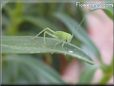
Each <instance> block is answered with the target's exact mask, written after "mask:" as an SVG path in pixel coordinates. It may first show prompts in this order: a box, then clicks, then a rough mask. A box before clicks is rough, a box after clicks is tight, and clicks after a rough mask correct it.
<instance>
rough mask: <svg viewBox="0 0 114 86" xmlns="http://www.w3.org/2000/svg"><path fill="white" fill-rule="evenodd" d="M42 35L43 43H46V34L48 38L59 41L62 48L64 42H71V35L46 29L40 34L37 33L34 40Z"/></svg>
mask: <svg viewBox="0 0 114 86" xmlns="http://www.w3.org/2000/svg"><path fill="white" fill-rule="evenodd" d="M42 33H44V43H46V41H45V37H46V34H47V35H49V36H51V37H53V38H56V39H58V40H60V41H61V42H62V47H63V46H64V43H65V42H67V43H69V42H71V40H72V38H73V35H71V34H69V33H67V32H64V31H53V30H52V29H50V28H48V27H47V28H45V29H43V30H42V31H41V32H39V33H38V34H37V35H36V36H35V37H34V38H36V37H38V36H39V35H40V34H42ZM57 44H58V43H57ZM57 44H56V45H57Z"/></svg>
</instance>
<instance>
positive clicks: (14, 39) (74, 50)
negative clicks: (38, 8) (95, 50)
mask: <svg viewBox="0 0 114 86" xmlns="http://www.w3.org/2000/svg"><path fill="white" fill-rule="evenodd" d="M45 41H46V43H45V42H44V37H37V38H35V39H33V36H3V37H2V45H1V46H2V53H20V54H24V53H28V54H33V53H63V54H68V55H71V56H72V57H74V58H77V59H80V60H83V61H85V62H88V63H91V64H93V61H92V59H91V58H90V57H89V56H88V55H86V54H85V53H84V52H83V51H82V50H81V49H80V48H78V47H77V46H75V45H73V44H70V43H65V44H64V46H63V47H62V43H59V42H60V40H56V39H54V38H47V37H46V40H45ZM56 43H59V44H58V45H56Z"/></svg>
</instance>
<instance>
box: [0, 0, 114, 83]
mask: <svg viewBox="0 0 114 86" xmlns="http://www.w3.org/2000/svg"><path fill="white" fill-rule="evenodd" d="M81 3H85V2H84V1H83V2H81ZM2 5H3V6H2V10H1V11H2V35H5V36H29V35H30V36H31V35H32V36H35V35H36V34H38V33H39V32H40V31H41V30H43V29H44V28H46V27H49V28H51V29H52V30H55V31H58V30H59V31H65V32H68V33H70V34H73V35H74V37H73V40H72V42H71V43H72V44H74V45H76V46H78V47H80V48H81V49H82V50H83V51H84V52H85V53H87V54H88V55H89V56H90V57H92V59H94V61H95V62H96V64H98V65H100V67H99V68H96V67H94V66H92V65H89V64H87V63H83V62H80V61H79V60H78V59H74V58H72V57H71V56H67V55H64V54H55V53H54V54H48V53H45V54H21V55H20V54H2V61H1V62H2V63H1V65H2V71H1V72H2V75H1V76H2V78H1V79H2V80H1V81H2V84H52V83H54V84H63V83H64V84H112V83H114V82H113V58H114V57H113V9H112V8H107V9H96V10H94V9H93V10H91V9H89V8H88V9H86V8H82V7H80V6H76V2H7V3H5V4H2ZM69 24H70V25H69ZM71 26H72V27H71ZM75 27H77V28H78V29H79V30H80V29H81V30H82V32H78V33H79V34H78V35H77V30H75V31H72V28H75ZM75 29H76V28H75ZM86 35H87V36H86ZM12 57H14V58H17V59H7V58H12ZM17 60H18V61H17Z"/></svg>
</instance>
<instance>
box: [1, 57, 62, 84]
mask: <svg viewBox="0 0 114 86" xmlns="http://www.w3.org/2000/svg"><path fill="white" fill-rule="evenodd" d="M3 61H5V63H10V64H11V63H15V64H16V63H17V64H18V65H20V66H18V67H17V69H18V70H19V71H18V72H20V73H18V75H16V76H17V78H15V79H14V80H15V81H14V80H13V82H12V81H10V82H9V83H15V84H17V83H19V84H22V83H24V84H28V83H30V84H39V83H40V82H39V81H40V79H41V78H44V79H45V80H46V81H47V82H43V83H48V84H52V83H54V84H55V83H56V84H64V81H63V80H62V79H61V78H60V76H59V74H58V73H57V72H56V71H54V70H53V69H52V68H50V67H49V66H47V65H46V64H44V63H43V62H42V61H40V60H38V59H36V58H31V57H30V56H27V55H8V56H6V57H5V58H3ZM7 66H8V65H7ZM4 68H5V69H7V68H6V66H4ZM12 68H13V66H12V65H10V69H7V72H8V71H10V73H11V71H12V72H13V71H15V69H13V70H12ZM3 72H5V71H3ZM10 73H4V75H5V74H7V75H8V77H9V78H10V79H11V78H12V77H15V75H14V74H13V73H12V75H11V74H10ZM34 75H35V76H38V77H39V80H38V79H36V77H35V76H34ZM3 77H4V76H3ZM6 78H7V76H6ZM35 79H36V80H35ZM11 80H12V79H11ZM4 82H7V81H4Z"/></svg>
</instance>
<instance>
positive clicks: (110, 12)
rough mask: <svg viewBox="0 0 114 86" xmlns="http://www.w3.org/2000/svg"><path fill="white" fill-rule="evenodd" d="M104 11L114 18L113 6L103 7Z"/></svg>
mask: <svg viewBox="0 0 114 86" xmlns="http://www.w3.org/2000/svg"><path fill="white" fill-rule="evenodd" d="M103 11H104V12H105V13H106V14H107V15H108V16H109V17H110V18H111V19H113V20H114V17H113V16H114V14H113V8H112V9H111V8H107V9H103Z"/></svg>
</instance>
